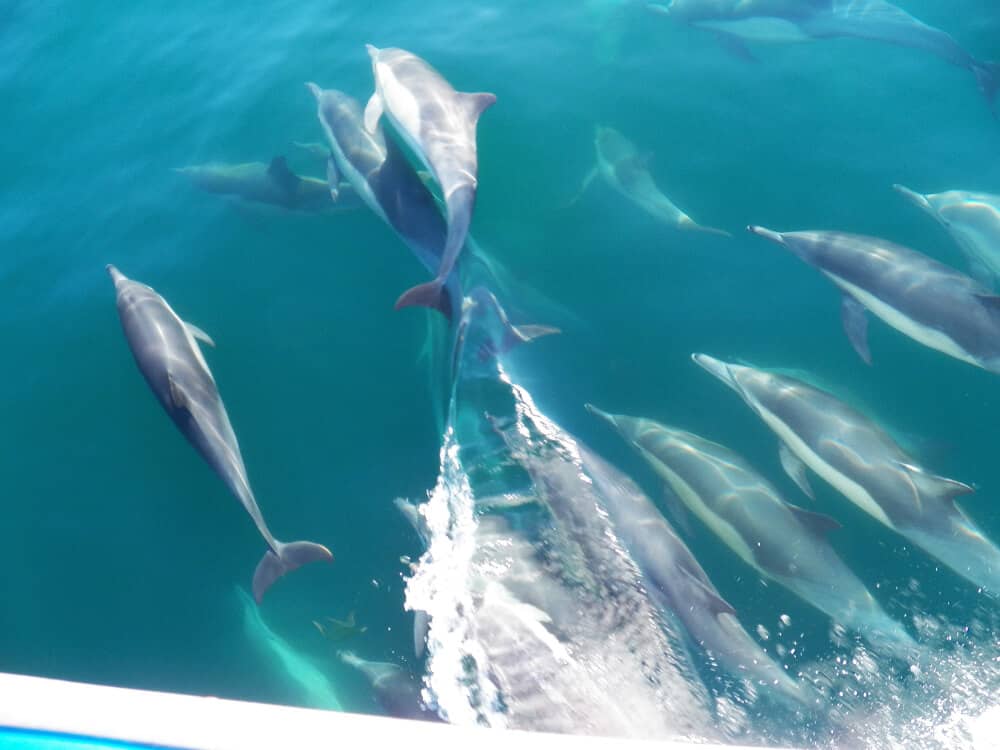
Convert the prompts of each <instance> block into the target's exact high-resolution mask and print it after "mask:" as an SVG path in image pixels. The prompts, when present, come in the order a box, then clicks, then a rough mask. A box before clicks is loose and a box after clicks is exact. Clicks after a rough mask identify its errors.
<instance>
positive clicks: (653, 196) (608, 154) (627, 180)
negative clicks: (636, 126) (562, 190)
mask: <svg viewBox="0 0 1000 750" xmlns="http://www.w3.org/2000/svg"><path fill="white" fill-rule="evenodd" d="M594 148H595V149H596V151H597V165H596V166H595V167H594V168H593V169H592V170H591V171H590V172H589V173H588V174H587V176H586V177H584V179H583V184H582V185H581V187H580V190H579V192H577V194H576V196H575V197H574V198H573V202H575V201H576V200H578V199H579V198H580V196H581V195H583V193H584V192H585V191H586V189H587V188H588V187H589V186H590V184H591V183H592V182H593V181H594V179H595V178H597V177H601V178H602V179H603V180H604V181H605V182H607V184H608V185H610V186H611V187H612V188H613V189H614V190H615V191H616V192H618V193H620V194H621V195H623V196H625V198H627V199H628V200H629V201H631V202H632V203H634V204H635V205H637V206H638V207H639V208H641V209H642V210H643V211H645V212H646V213H647V214H649V215H650V216H652V217H653V218H654V219H656V220H657V221H660V222H663V223H664V224H667V225H668V226H671V227H676V228H678V229H686V230H690V231H697V232H707V233H709V234H718V235H722V236H723V237H729V236H731V235H730V234H729V232H727V231H725V230H722V229H715V228H714V227H706V226H702V225H701V224H698V223H697V222H695V220H694V219H692V218H691V217H690V216H688V215H687V214H686V213H684V212H683V211H681V210H680V209H679V208H678V207H677V206H676V205H675V204H674V202H673V201H672V200H670V199H669V198H668V197H667V196H666V195H664V194H663V192H662V191H661V190H660V189H659V188H658V187H657V186H656V183H655V182H654V181H653V176H652V175H651V174H650V173H649V168H648V163H647V162H648V157H647V156H644V155H642V154H640V153H639V150H638V149H637V148H636V147H635V144H633V143H632V142H631V141H629V140H628V139H627V138H626V137H625V136H623V135H622V134H621V133H619V132H618V131H617V130H615V129H614V128H609V127H606V126H604V125H598V126H597V130H596V133H595V136H594Z"/></svg>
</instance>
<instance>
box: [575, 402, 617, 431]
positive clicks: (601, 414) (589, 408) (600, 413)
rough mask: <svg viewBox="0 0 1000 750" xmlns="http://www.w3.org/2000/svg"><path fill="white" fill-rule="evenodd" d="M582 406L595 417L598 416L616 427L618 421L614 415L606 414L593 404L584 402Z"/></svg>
mask: <svg viewBox="0 0 1000 750" xmlns="http://www.w3.org/2000/svg"><path fill="white" fill-rule="evenodd" d="M583 407H584V408H585V409H586V410H587V411H589V412H590V413H591V414H593V415H594V416H595V417H600V418H601V419H603V420H604V421H605V422H607V423H608V424H610V425H611V426H612V427H614V428H616V429H617V428H618V422H617V420H616V419H615V415H614V414H608V413H607V412H606V411H601V410H600V409H598V408H597V407H596V406H594V405H593V404H584V405H583Z"/></svg>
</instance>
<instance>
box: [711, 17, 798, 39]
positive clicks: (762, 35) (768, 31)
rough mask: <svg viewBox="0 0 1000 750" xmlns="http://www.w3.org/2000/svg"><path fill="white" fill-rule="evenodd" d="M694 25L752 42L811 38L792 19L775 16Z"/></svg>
mask: <svg viewBox="0 0 1000 750" xmlns="http://www.w3.org/2000/svg"><path fill="white" fill-rule="evenodd" d="M695 26H697V27H698V28H701V29H708V30H709V31H719V32H722V33H724V34H731V35H732V36H737V37H739V38H740V39H746V40H748V41H754V42H808V41H809V40H810V39H812V38H813V37H811V36H810V35H809V34H807V33H806V32H805V31H804V30H803V29H802V27H801V26H799V25H798V24H796V23H794V22H793V21H789V20H788V19H786V18H778V17H776V16H755V17H752V18H740V19H735V20H728V21H698V22H697V23H696V24H695Z"/></svg>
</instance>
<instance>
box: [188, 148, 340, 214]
mask: <svg viewBox="0 0 1000 750" xmlns="http://www.w3.org/2000/svg"><path fill="white" fill-rule="evenodd" d="M174 171H175V172H179V173H180V174H183V175H185V176H186V177H188V178H190V179H191V181H192V182H193V183H194V184H195V185H196V186H198V187H199V188H201V189H202V190H205V191H207V192H209V193H220V194H222V195H233V196H236V197H237V198H241V199H243V200H245V201H248V202H251V203H265V204H268V205H271V206H277V207H278V208H281V209H284V210H286V211H296V212H301V213H325V212H330V211H338V210H354V209H356V208H358V207H359V205H358V201H357V200H356V199H354V195H353V192H354V191H353V189H352V188H351V187H350V186H349V185H345V186H344V188H345V190H344V192H343V193H342V194H338V195H337V197H336V198H334V197H332V196H331V193H330V187H329V184H328V182H327V180H320V179H317V178H315V177H300V176H298V175H296V174H295V173H294V172H292V170H291V169H289V168H288V164H287V163H286V162H285V157H283V156H276V157H275V158H274V159H272V160H271V163H270V164H264V163H262V162H247V163H245V164H198V165H193V166H189V167H178V168H176V169H175V170H174Z"/></svg>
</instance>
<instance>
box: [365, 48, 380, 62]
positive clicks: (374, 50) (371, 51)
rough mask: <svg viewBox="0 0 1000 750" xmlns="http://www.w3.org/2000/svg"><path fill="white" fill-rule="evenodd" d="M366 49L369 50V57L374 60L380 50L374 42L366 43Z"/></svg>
mask: <svg viewBox="0 0 1000 750" xmlns="http://www.w3.org/2000/svg"><path fill="white" fill-rule="evenodd" d="M365 49H366V50H368V57H370V58H371V59H372V61H374V60H375V58H377V57H378V53H379V52H380V50H379V48H378V47H376V46H375V45H374V44H366V45H365Z"/></svg>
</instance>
